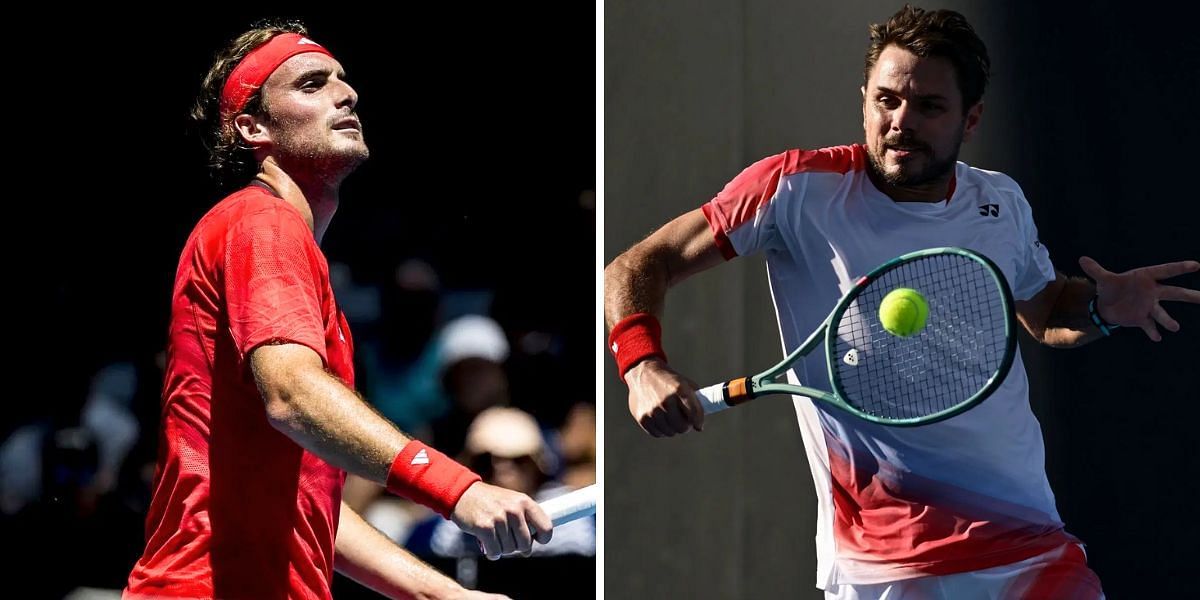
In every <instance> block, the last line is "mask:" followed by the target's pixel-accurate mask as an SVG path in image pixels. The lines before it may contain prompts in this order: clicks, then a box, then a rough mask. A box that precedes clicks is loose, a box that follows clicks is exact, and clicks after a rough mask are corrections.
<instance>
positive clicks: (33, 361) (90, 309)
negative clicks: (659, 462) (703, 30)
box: [0, 5, 596, 599]
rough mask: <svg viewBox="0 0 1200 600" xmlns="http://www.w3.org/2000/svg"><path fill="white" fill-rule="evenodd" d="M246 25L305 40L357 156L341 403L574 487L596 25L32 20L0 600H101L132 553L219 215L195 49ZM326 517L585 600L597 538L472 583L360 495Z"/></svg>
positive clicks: (531, 15) (388, 510)
mask: <svg viewBox="0 0 1200 600" xmlns="http://www.w3.org/2000/svg"><path fill="white" fill-rule="evenodd" d="M207 8H208V7H206V9H207ZM217 12H220V16H215V15H214V14H212V13H217ZM171 14H172V15H178V14H179V13H178V12H172V13H171ZM265 16H289V17H298V18H300V19H301V20H303V21H304V22H305V23H306V24H307V25H308V27H309V31H310V33H311V35H312V37H313V38H314V39H316V40H317V41H318V42H320V43H321V44H323V45H325V46H326V47H327V48H329V49H330V50H331V51H332V52H333V54H334V55H335V56H336V57H337V58H338V60H339V61H340V62H341V63H342V65H343V67H344V68H345V70H346V73H347V77H348V80H349V81H350V83H351V84H352V85H353V86H354V87H355V88H356V89H357V91H358V92H359V95H360V103H359V105H358V113H359V115H360V116H361V118H362V121H363V123H364V134H365V137H366V140H367V142H368V144H369V146H370V148H371V159H370V160H369V161H368V162H367V163H366V164H365V165H364V166H363V167H362V168H360V169H359V171H358V172H356V173H355V174H354V175H352V176H351V177H350V178H349V179H348V180H347V181H346V183H345V185H344V187H343V189H342V204H341V207H340V209H339V211H338V214H337V217H336V218H335V219H334V221H333V224H332V226H331V228H330V230H329V232H328V234H327V235H326V237H325V241H324V244H323V249H324V251H325V254H326V256H327V257H328V259H329V263H330V268H331V277H332V279H333V284H334V288H335V293H336V295H337V297H338V300H339V304H340V305H341V308H342V310H343V312H345V314H346V315H347V318H348V319H349V320H350V322H351V326H352V330H353V334H354V337H355V341H356V346H357V348H358V355H357V357H356V358H357V361H358V365H357V372H358V380H359V391H360V392H362V393H363V395H364V396H365V397H366V398H367V399H368V400H369V401H370V402H372V403H373V404H375V406H377V407H378V408H379V410H380V411H382V412H383V414H385V415H386V416H388V417H389V418H391V419H392V420H394V421H395V422H397V423H398V424H400V426H401V427H402V428H404V429H405V430H406V431H408V432H410V433H411V434H412V435H414V436H417V437H419V438H421V439H423V440H425V441H427V442H430V443H432V444H433V445H435V446H436V447H438V448H439V449H441V450H443V451H445V452H446V453H447V454H449V455H451V456H454V457H456V458H458V459H459V460H460V461H462V462H464V463H466V464H468V465H470V466H472V467H473V468H475V469H477V470H478V471H479V472H480V473H481V474H483V475H484V477H485V479H487V480H489V481H491V482H493V483H497V484H499V485H503V486H506V487H512V488H515V489H520V490H521V491H524V492H526V493H529V494H531V495H535V496H537V497H538V498H540V499H545V498H548V497H550V496H553V495H556V494H558V493H562V492H563V491H565V490H568V489H571V488H577V487H582V486H584V485H587V484H590V483H592V482H594V480H595V458H596V440H595V392H594V387H593V385H592V382H593V381H594V379H595V355H596V354H595V352H596V350H595V345H594V344H595V317H594V306H595V294H596V290H595V281H596V276H595V271H594V265H595V193H594V189H595V164H596V155H595V145H596V140H595V106H596V104H595V101H596V96H595V94H596V90H595V66H594V65H595V44H596V40H595V13H594V6H582V5H581V6H578V7H575V8H564V7H559V8H557V9H556V10H555V11H553V13H552V14H546V12H545V11H536V12H535V11H533V10H532V9H523V8H520V7H512V6H506V7H503V8H499V7H495V8H493V7H488V6H481V7H475V8H472V9H470V10H469V11H468V10H462V9H461V8H459V9H452V8H444V9H436V8H432V7H422V8H421V9H419V10H415V11H411V12H410V11H408V10H407V9H406V10H405V12H404V16H403V18H397V17H392V16H389V15H385V14H384V13H382V12H372V11H370V10H365V11H364V10H356V11H354V12H352V13H348V14H345V15H341V14H334V13H333V12H332V11H330V12H326V13H312V14H293V13H285V14H282V15H280V14H279V13H265V12H264V13H253V12H249V11H246V10H245V9H242V10H220V11H218V10H211V11H209V10H205V11H203V12H192V13H189V14H187V15H185V16H183V17H179V16H170V17H168V16H167V14H166V13H162V14H155V13H153V12H137V13H136V14H131V15H117V14H115V13H114V14H108V13H94V14H92V13H70V14H66V13H65V12H64V14H58V15H43V17H42V18H41V19H40V20H39V19H38V18H37V17H34V19H33V21H30V22H35V21H36V22H52V23H53V31H52V32H49V31H48V32H47V33H46V35H47V36H49V37H48V38H47V39H50V40H52V41H53V43H54V44H55V46H56V48H55V52H54V53H49V54H41V53H33V54H32V55H31V57H26V58H22V65H21V67H20V70H21V72H22V75H21V77H20V78H21V80H22V82H21V84H20V87H21V89H22V90H24V94H23V95H22V97H20V98H16V97H10V99H9V102H14V104H13V105H12V107H11V109H10V114H11V115H13V121H11V122H10V125H12V126H13V127H14V129H13V130H12V131H14V132H16V131H18V130H19V131H20V132H21V133H20V134H19V136H20V140H18V138H16V137H14V138H12V139H11V141H12V142H13V143H18V144H21V148H22V149H23V151H22V152H21V153H20V156H21V158H19V159H17V161H16V162H15V163H10V164H9V166H8V169H6V170H8V171H9V172H10V175H11V176H12V178H13V181H14V182H18V185H19V186H21V187H20V188H19V189H18V191H19V193H18V194H17V195H16V196H14V197H13V199H14V201H13V203H12V204H13V207H12V214H11V218H12V219H13V221H12V223H13V226H14V228H20V229H23V230H25V233H28V234H29V235H27V236H24V237H22V236H23V235H24V234H21V235H14V236H10V238H12V239H24V240H28V241H25V242H21V243H18V244H16V245H15V247H13V248H12V249H10V250H9V252H8V255H9V258H10V260H9V261H8V265H9V267H10V268H11V269H13V270H12V271H10V283H11V285H12V286H13V287H11V288H10V290H11V292H12V293H11V295H10V296H9V299H10V301H15V303H16V307H17V308H16V310H15V312H14V313H12V315H13V316H12V317H10V323H13V325H15V331H13V332H12V335H13V337H12V338H11V339H13V340H14V341H16V340H20V341H19V342H18V346H19V347H17V348H16V349H15V350H16V353H17V354H19V355H20V357H21V358H20V359H19V361H18V362H17V363H16V365H14V367H15V368H13V369H11V371H10V372H11V373H12V374H13V376H14V377H13V379H14V383H12V384H10V385H12V386H13V389H26V390H29V391H27V392H22V393H20V394H14V395H12V396H10V400H9V401H7V402H5V403H4V408H3V412H2V413H0V414H2V415H3V419H2V421H0V539H2V540H4V546H5V547H6V554H7V555H8V556H9V559H8V561H7V562H6V565H5V570H6V571H8V570H9V569H11V571H10V572H11V573H14V574H20V575H21V576H20V577H10V578H7V581H6V583H5V584H4V585H5V586H6V587H5V589H4V590H2V591H0V596H5V597H19V598H62V597H72V598H82V597H104V598H107V597H110V596H111V594H109V595H104V594H103V593H100V592H94V593H93V592H88V591H87V590H94V589H110V590H111V589H120V588H121V587H122V586H123V585H124V582H125V578H126V576H127V575H128V573H129V570H130V568H131V566H132V564H133V562H134V561H135V560H136V559H137V557H138V556H140V554H141V550H142V547H143V539H144V538H143V536H144V530H143V527H144V517H145V511H146V507H147V503H148V501H149V485H150V481H151V478H152V476H153V470H154V462H155V453H156V448H157V435H158V407H159V393H160V387H161V376H162V373H161V369H162V365H163V354H162V351H163V347H164V344H165V334H166V327H167V319H168V316H169V306H170V290H171V284H172V281H173V278H174V270H175V266H176V262H177V260H178V256H179V252H180V250H181V249H182V247H183V243H184V241H185V239H186V237H187V235H188V233H189V232H190V231H191V229H192V227H193V226H194V225H195V223H196V221H197V219H198V218H199V217H200V216H201V215H203V214H204V213H205V212H206V211H207V210H208V208H209V207H210V206H212V204H213V203H215V202H216V201H217V200H218V199H219V197H217V196H216V195H215V188H214V186H213V185H212V184H211V182H210V181H209V179H208V174H207V172H206V170H205V168H204V152H203V149H202V148H201V145H200V143H199V140H198V139H197V138H196V136H194V135H190V133H189V129H188V122H187V118H186V115H187V112H188V110H189V109H190V105H191V104H190V103H191V101H192V98H193V96H194V94H195V93H196V92H197V91H198V90H199V85H200V81H201V79H202V77H203V75H204V73H205V72H206V70H207V68H208V66H209V64H210V61H211V58H212V56H213V54H214V53H215V52H216V51H217V50H218V49H219V48H220V47H222V46H223V45H224V44H225V43H226V42H227V41H228V40H230V39H232V38H233V37H234V36H236V35H237V34H239V33H241V32H242V31H244V30H245V29H246V28H248V27H249V26H250V25H251V24H252V23H253V22H254V21H255V20H257V19H258V18H261V17H265ZM99 23H106V25H104V26H102V27H101V26H99V25H98V24H99ZM52 55H53V56H54V58H53V59H52V58H51V56H52ZM578 382H584V384H583V385H579V384H578ZM345 496H346V500H347V501H348V502H350V503H351V504H352V505H353V506H355V507H356V508H358V509H359V510H361V511H362V512H363V513H364V514H365V515H366V516H367V518H368V519H369V520H370V521H371V522H372V523H374V524H375V525H376V526H377V527H379V528H380V529H382V530H383V531H384V532H385V533H387V534H388V535H389V536H391V537H392V538H393V539H395V540H396V541H398V542H400V543H403V544H406V545H407V546H408V547H409V548H411V549H412V550H413V551H414V552H416V553H417V554H418V555H419V556H421V557H422V558H424V559H425V560H428V561H429V562H431V563H432V564H434V565H435V566H437V567H438V568H440V569H442V570H444V571H445V572H446V573H448V574H449V575H450V576H451V577H455V578H457V579H458V580H459V581H460V582H463V583H464V584H466V585H468V586H469V587H477V588H479V589H484V590H487V591H493V592H504V593H509V594H511V595H512V596H513V597H515V598H522V599H528V598H568V597H588V598H590V597H592V596H593V595H594V583H595V523H594V520H591V519H589V520H582V521H578V522H576V523H573V524H571V525H569V526H565V527H563V528H560V530H559V531H557V532H556V535H555V539H554V541H553V542H552V543H551V544H550V545H548V546H544V547H539V548H538V550H537V551H536V552H535V556H534V557H533V558H530V559H526V560H511V559H506V560H502V561H498V562H489V561H487V560H479V559H480V557H479V555H478V553H477V552H476V550H475V547H474V545H473V544H472V543H465V542H464V540H463V539H462V537H461V535H459V534H458V533H457V532H456V530H455V529H454V528H453V526H452V525H448V523H447V522H445V521H443V520H442V519H441V518H440V517H437V516H436V515H433V514H432V513H431V512H430V511H428V510H426V509H424V508H422V507H418V506H414V505H412V504H411V503H408V502H406V501H403V500H400V499H398V498H395V497H390V496H385V495H383V494H382V493H381V490H380V489H379V488H378V486H375V485H373V484H370V483H367V482H364V481H362V480H358V479H356V478H351V479H350V480H349V481H348V483H347V489H346V493H345ZM14 586H15V587H14ZM334 592H335V596H336V597H338V598H351V599H353V598H370V597H376V596H374V595H373V594H372V593H370V592H367V591H365V590H364V589H363V588H360V587H358V586H357V585H356V584H354V583H353V582H350V581H349V580H346V579H343V578H340V576H339V579H338V581H337V582H336V583H335V586H334ZM72 593H73V594H74V595H70V594H72ZM89 593H92V594H93V595H92V596H88V594H89ZM95 594H99V595H95Z"/></svg>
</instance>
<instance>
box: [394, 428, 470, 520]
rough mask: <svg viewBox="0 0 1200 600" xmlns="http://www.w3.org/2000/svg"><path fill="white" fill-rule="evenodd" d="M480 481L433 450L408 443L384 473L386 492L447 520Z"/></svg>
mask: <svg viewBox="0 0 1200 600" xmlns="http://www.w3.org/2000/svg"><path fill="white" fill-rule="evenodd" d="M480 479H481V478H480V477H479V475H476V474H475V473H474V472H472V471H471V470H470V469H468V468H466V467H464V466H462V465H460V464H458V463H457V462H454V461H453V460H451V459H450V457H448V456H446V455H445V454H442V453H441V452H438V451H437V450H435V449H433V448H430V447H429V446H426V445H425V444H422V443H421V442H418V441H417V440H412V441H410V442H408V444H406V445H405V446H404V449H403V450H401V451H400V454H397V455H396V460H394V461H392V468H391V469H390V470H388V478H387V489H388V491H389V492H391V493H393V494H396V495H397V496H404V497H405V498H408V499H410V500H412V501H414V502H416V503H418V504H424V505H425V506H428V507H429V508H432V509H433V510H435V511H437V512H438V514H440V515H442V516H443V517H445V518H447V519H449V518H450V513H452V512H454V505H455V504H458V499H459V498H461V497H462V495H463V492H465V491H467V488H469V487H471V484H473V483H475V482H476V481H479V480H480Z"/></svg>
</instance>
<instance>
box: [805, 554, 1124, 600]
mask: <svg viewBox="0 0 1200 600" xmlns="http://www.w3.org/2000/svg"><path fill="white" fill-rule="evenodd" d="M961 598H971V599H976V598H978V599H980V600H984V599H987V600H1010V599H1020V600H1042V599H1045V600H1103V599H1104V591H1103V590H1101V589H1100V578H1099V577H1096V574H1095V573H1094V572H1092V570H1091V569H1089V568H1088V566H1087V557H1086V556H1085V555H1084V553H1083V547H1082V546H1080V545H1078V544H1069V545H1066V546H1063V547H1061V548H1057V549H1055V550H1051V551H1049V552H1047V553H1045V554H1039V555H1037V556H1034V557H1033V558H1027V559H1025V560H1023V561H1020V562H1015V563H1012V564H1010V565H1003V566H999V567H992V568H990V569H983V570H980V571H969V572H966V573H954V574H952V575H932V576H929V577H918V578H915V579H904V580H901V581H893V582H888V583H871V584H842V585H830V586H829V587H828V588H826V590H825V600H959V599H961Z"/></svg>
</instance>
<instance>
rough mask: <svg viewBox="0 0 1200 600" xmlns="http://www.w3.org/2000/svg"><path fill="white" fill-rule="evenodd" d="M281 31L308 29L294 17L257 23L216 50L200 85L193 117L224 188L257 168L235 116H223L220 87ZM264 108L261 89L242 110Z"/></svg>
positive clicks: (303, 32) (243, 180)
mask: <svg viewBox="0 0 1200 600" xmlns="http://www.w3.org/2000/svg"><path fill="white" fill-rule="evenodd" d="M282 33H298V34H300V35H305V36H307V35H308V29H307V28H306V27H305V26H304V24H303V23H301V22H300V21H295V20H280V19H274V20H264V21H259V22H257V23H255V24H254V25H253V26H252V27H251V29H250V30H249V31H247V32H245V33H243V34H241V35H239V36H237V38H235V39H234V40H233V41H232V42H230V43H229V45H228V46H226V47H225V48H224V49H223V50H221V51H220V52H218V53H217V55H216V57H215V58H214V59H213V64H212V67H210V68H209V69H208V73H207V74H206V75H205V76H204V82H203V83H202V84H201V85H200V94H199V95H198V96H197V97H196V102H195V104H194V105H193V107H192V112H191V118H192V121H193V123H194V124H195V125H196V126H197V127H198V128H199V133H200V139H201V141H202V142H203V143H204V147H205V149H207V150H208V166H209V168H210V169H211V170H212V175H213V178H214V179H216V182H217V186H218V187H219V188H220V189H222V190H230V189H233V188H237V187H241V186H243V185H245V184H246V183H248V182H249V181H250V179H252V178H253V177H254V174H255V173H257V172H258V162H257V161H255V160H254V151H253V149H252V148H250V147H249V146H247V145H246V144H244V143H243V142H242V138H241V136H239V135H238V134H237V132H236V131H235V130H234V128H233V121H232V119H226V118H222V115H221V91H222V90H223V89H224V88H225V80H226V79H228V78H229V75H230V73H233V69H234V68H235V67H237V65H238V63H240V62H242V59H244V58H246V55H247V54H250V52H251V51H253V50H254V49H255V48H258V47H259V46H261V45H263V44H265V43H267V42H269V41H270V40H271V38H273V37H275V36H277V35H279V34H282ZM264 110H265V107H264V106H263V103H262V91H261V90H259V91H256V92H254V95H253V96H250V99H249V101H247V102H246V106H245V107H244V108H243V109H242V110H241V111H240V112H243V113H250V114H259V113H262V112H264Z"/></svg>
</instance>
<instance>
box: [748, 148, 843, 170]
mask: <svg viewBox="0 0 1200 600" xmlns="http://www.w3.org/2000/svg"><path fill="white" fill-rule="evenodd" d="M865 165H866V149H865V148H863V147H862V145H861V144H850V145H843V146H827V147H824V148H813V149H805V148H792V149H790V150H785V151H783V152H780V153H778V154H772V155H771V156H768V157H766V158H763V159H760V160H759V161H757V162H755V163H754V164H753V165H751V166H750V167H749V168H748V169H747V170H770V171H776V172H778V173H779V174H780V175H782V176H784V177H786V176H790V175H798V174H803V173H840V174H846V173H850V172H854V171H861V170H863V168H864V166H865Z"/></svg>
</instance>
